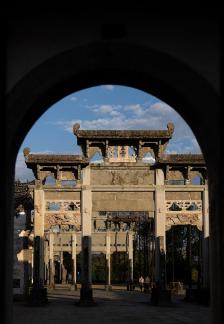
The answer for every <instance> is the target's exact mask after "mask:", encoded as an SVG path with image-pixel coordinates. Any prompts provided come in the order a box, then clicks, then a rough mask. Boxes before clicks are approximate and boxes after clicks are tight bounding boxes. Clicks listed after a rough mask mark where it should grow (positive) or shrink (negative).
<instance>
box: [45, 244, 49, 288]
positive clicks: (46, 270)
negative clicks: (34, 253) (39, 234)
mask: <svg viewBox="0 0 224 324" xmlns="http://www.w3.org/2000/svg"><path fill="white" fill-rule="evenodd" d="M48 244H49V242H48V241H47V240H45V241H44V283H45V284H47V285H49V248H48Z"/></svg>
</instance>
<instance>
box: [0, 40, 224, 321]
mask: <svg viewBox="0 0 224 324" xmlns="http://www.w3.org/2000/svg"><path fill="white" fill-rule="evenodd" d="M101 84H119V85H126V86H130V87H135V88H138V89H140V90H143V91H145V92H148V93H150V94H152V95H155V96H156V97H158V98H160V99H161V100H164V101H165V102H167V103H168V104H169V105H171V106H172V107H174V108H175V109H176V111H177V112H178V113H179V114H180V115H181V116H182V117H183V118H184V119H185V121H186V122H187V123H188V124H189V126H190V127H191V129H192V131H193V132H194V134H195V136H196V138H197V140H198V142H199V145H200V146H201V149H202V152H203V154H204V158H205V161H206V164H207V170H208V180H209V200H210V235H211V251H212V258H211V260H212V262H211V265H212V270H213V269H214V271H215V272H216V275H215V276H213V275H212V296H213V297H214V298H211V300H212V303H213V305H212V306H213V309H219V310H221V305H222V304H223V303H224V298H223V295H222V293H221V288H220V287H221V281H222V280H223V279H222V276H221V269H223V260H222V258H221V253H222V251H221V242H222V240H223V239H222V238H221V237H222V233H221V228H222V225H223V221H222V219H221V204H222V203H221V199H220V198H221V197H220V193H221V188H222V187H221V180H220V179H219V176H218V173H217V170H221V169H220V166H221V160H220V142H219V127H215V126H214V125H212V124H211V123H210V118H209V114H210V111H211V109H212V111H213V113H214V114H216V121H217V123H218V122H219V121H220V122H221V119H220V118H219V116H218V114H219V98H218V95H217V93H216V92H215V90H214V89H213V88H212V86H211V85H210V84H209V83H208V82H207V81H206V80H205V79H204V78H203V77H202V76H201V75H199V74H198V73H197V72H196V71H194V70H192V69H191V68H190V67H188V66H186V65H185V64H184V63H183V62H180V61H178V60H177V59H175V58H173V57H171V56H169V55H168V54H164V53H161V52H158V51H155V50H153V49H150V48H147V47H143V46H139V45H135V44H131V43H122V42H119V41H114V42H113V41H111V42H106V41H104V42H99V43H92V44H91V43H89V44H86V45H83V46H80V47H76V48H74V49H72V50H70V51H67V52H64V53H61V54H59V55H57V56H55V57H53V58H51V59H49V60H47V61H45V62H44V63H42V64H41V65H39V66H37V67H36V68H35V69H34V70H32V71H30V73H29V74H27V75H26V76H25V77H24V78H23V79H22V80H21V81H20V82H18V83H17V85H16V86H15V87H14V88H13V89H12V90H11V92H10V93H9V94H8V96H7V99H6V108H7V109H8V110H9V111H10V112H12V119H11V120H10V123H9V128H10V129H9V137H8V139H7V142H8V150H7V153H6V154H5V155H4V161H5V165H7V170H6V173H5V181H6V194H7V197H8V200H7V202H6V204H5V211H6V212H7V214H9V213H11V216H13V208H12V207H11V206H13V188H14V173H13V172H14V171H13V170H14V167H15V160H16V156H17V154H18V150H19V148H20V146H21V144H22V141H23V139H24V137H25V136H26V134H27V132H28V131H29V130H30V128H31V127H32V125H33V124H34V123H35V122H36V121H37V119H38V118H39V117H40V116H41V115H42V114H43V113H44V112H45V111H46V110H47V109H48V108H49V107H50V106H51V105H52V104H54V103H55V102H57V101H58V100H60V99H62V98H63V97H64V96H66V95H68V94H70V93H72V92H75V91H79V90H82V89H85V88H87V87H91V86H96V85H101ZM15 111H19V112H20V114H19V115H18V116H17V117H18V118H14V116H13V112H15ZM217 194H219V195H217ZM12 220H13V217H11V221H9V220H7V221H6V226H5V228H6V231H5V234H4V235H3V237H2V239H5V242H7V243H6V250H5V252H3V253H4V254H3V260H4V265H5V268H4V271H5V272H4V276H5V277H6V281H5V287H4V290H5V296H6V298H5V302H6V305H8V301H10V300H11V297H10V296H11V292H9V287H11V284H10V278H11V271H12V270H11V268H12V261H10V260H9V259H10V257H11V256H10V251H12V242H11V243H10V242H9V240H8V238H9V237H11V233H12V226H13V224H12ZM7 251H8V252H7ZM11 258H12V257H11ZM217 269H220V271H217ZM9 312H10V310H9ZM213 317H214V318H215V315H214V316H213Z"/></svg>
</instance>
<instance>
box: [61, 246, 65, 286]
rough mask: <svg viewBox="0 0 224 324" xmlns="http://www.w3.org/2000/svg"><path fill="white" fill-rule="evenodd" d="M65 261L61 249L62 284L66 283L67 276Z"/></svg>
mask: <svg viewBox="0 0 224 324" xmlns="http://www.w3.org/2000/svg"><path fill="white" fill-rule="evenodd" d="M61 247H62V246H61ZM63 261H64V258H63V251H62V250H61V251H60V281H61V283H62V284H65V283H66V278H65V268H64V265H63Z"/></svg>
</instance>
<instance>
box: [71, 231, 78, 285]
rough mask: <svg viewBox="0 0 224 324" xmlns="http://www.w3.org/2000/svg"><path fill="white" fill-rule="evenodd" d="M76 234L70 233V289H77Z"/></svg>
mask: <svg viewBox="0 0 224 324" xmlns="http://www.w3.org/2000/svg"><path fill="white" fill-rule="evenodd" d="M76 243H77V238H76V234H72V261H73V273H72V287H71V289H74V290H77V283H76Z"/></svg>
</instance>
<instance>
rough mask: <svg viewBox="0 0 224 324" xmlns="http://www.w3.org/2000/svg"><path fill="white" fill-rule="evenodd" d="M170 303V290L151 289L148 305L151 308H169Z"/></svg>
mask: <svg viewBox="0 0 224 324" xmlns="http://www.w3.org/2000/svg"><path fill="white" fill-rule="evenodd" d="M171 303H172V300H171V290H170V289H160V288H157V287H156V288H152V295H151V301H150V304H151V305H153V306H169V305H170V304H171Z"/></svg>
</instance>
